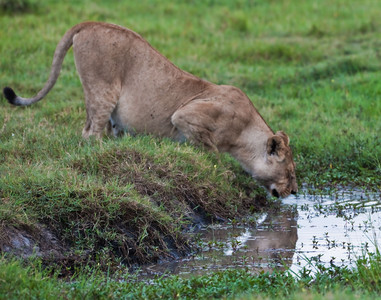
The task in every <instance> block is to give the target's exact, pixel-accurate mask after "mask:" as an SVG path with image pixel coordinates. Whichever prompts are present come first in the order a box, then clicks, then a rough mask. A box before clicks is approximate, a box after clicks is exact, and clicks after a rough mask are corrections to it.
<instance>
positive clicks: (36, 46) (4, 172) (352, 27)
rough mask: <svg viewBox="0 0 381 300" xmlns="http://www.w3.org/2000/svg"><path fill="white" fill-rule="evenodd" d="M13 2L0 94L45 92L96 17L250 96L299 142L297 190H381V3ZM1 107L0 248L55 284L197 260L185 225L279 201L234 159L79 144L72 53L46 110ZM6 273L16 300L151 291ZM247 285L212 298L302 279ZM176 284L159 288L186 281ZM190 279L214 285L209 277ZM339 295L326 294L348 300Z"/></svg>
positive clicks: (130, 145) (179, 148)
mask: <svg viewBox="0 0 381 300" xmlns="http://www.w3.org/2000/svg"><path fill="white" fill-rule="evenodd" d="M10 2H12V1H5V0H3V1H1V0H0V25H1V26H0V37H1V43H0V53H1V55H0V86H1V87H4V86H11V87H13V88H14V89H15V91H16V92H17V93H18V94H19V95H21V96H24V97H28V96H32V95H34V94H35V93H36V92H37V91H38V90H39V89H40V88H41V87H42V85H43V84H44V82H45V81H46V79H47V76H48V74H49V71H50V64H51V60H52V56H53V53H54V49H55V47H56V45H57V42H58V41H59V40H60V38H61V37H62V35H63V34H64V32H65V31H66V30H67V29H69V28H70V27H71V26H73V25H75V24H77V23H79V22H82V21H86V20H94V21H105V22H111V23H116V24H119V25H122V26H125V27H128V28H131V29H132V30H134V31H136V32H138V33H139V34H141V35H142V36H143V37H144V38H145V39H146V40H148V41H149V42H150V43H151V44H152V45H153V46H154V47H155V48H156V49H158V50H159V51H160V52H161V53H162V54H164V55H165V56H167V57H168V58H169V59H170V60H171V61H173V62H174V63H175V64H176V65H177V66H179V67H180V68H182V69H184V70H186V71H188V72H191V73H193V74H195V75H197V76H199V77H201V78H204V79H207V80H209V81H212V82H215V83H219V84H231V85H235V86H237V87H239V88H241V89H242V90H243V91H244V92H246V93H247V94H248V96H249V97H250V99H251V100H252V101H253V103H254V105H255V106H256V107H257V109H258V111H259V112H260V113H261V115H262V116H263V117H264V119H265V120H266V121H267V122H268V124H269V125H270V127H272V129H274V130H275V131H277V130H284V131H285V132H287V134H288V135H289V136H290V138H291V145H292V148H293V151H294V155H295V161H296V163H297V176H298V181H299V184H302V183H304V182H305V183H307V184H309V185H313V186H330V187H335V186H336V185H358V186H362V187H364V188H366V189H375V190H379V189H380V180H379V179H380V176H381V137H380V128H381V119H380V115H381V101H380V96H381V95H380V94H381V83H380V76H381V58H380V42H379V41H380V38H381V29H380V28H381V19H380V18H379V15H380V14H381V3H378V2H377V1H372V0H365V1H346V0H335V1H326V0H323V1H318V2H316V1H315V2H313V1H302V0H300V1H299V0H297V1H291V0H284V1H262V0H260V1H244V0H242V1H228V0H226V1H212V0H210V1H201V0H200V1H198V0H194V1H190V2H189V1H171V2H169V1H168V2H163V1H153V0H152V1H151V0H150V1H149V0H143V1H138V2H136V1H116V0H115V1H87V0H84V1H65V2H57V1H52V0H51V1H50V0H44V1H34V0H30V1H26V2H25V3H29V4H28V5H26V6H22V5H21V6H17V5H14V6H11V7H10V6H7V5H6V4H7V3H10ZM16 2H17V3H21V2H23V1H15V2H13V3H16ZM0 100H1V101H0V107H1V109H0V198H1V202H0V249H1V250H2V251H3V252H6V251H9V250H13V252H14V253H15V254H16V255H17V256H22V257H28V256H30V255H31V254H32V253H37V254H38V255H40V256H41V257H42V258H43V261H42V264H43V265H44V266H51V267H52V266H56V267H57V268H55V267H54V271H53V273H54V272H58V271H57V270H60V271H59V274H58V273H56V275H55V276H71V275H73V274H74V273H76V272H77V271H78V270H80V269H81V268H82V267H83V266H85V265H86V266H90V267H94V266H97V268H98V269H99V270H103V271H107V270H113V271H112V272H115V270H118V268H119V266H120V262H122V263H123V264H127V265H134V264H136V263H144V262H148V261H156V260H158V259H161V258H164V259H172V258H174V257H178V256H181V255H183V254H185V253H189V251H191V250H194V247H193V246H192V244H191V242H190V241H188V240H187V238H186V237H185V235H184V232H185V231H186V230H187V229H188V228H189V226H191V225H194V224H197V223H203V222H208V221H211V220H216V221H217V220H232V219H234V218H239V217H241V216H243V215H245V214H247V212H250V211H255V210H257V209H259V208H260V207H262V206H263V205H264V204H266V203H268V202H267V201H271V200H266V199H265V196H264V192H263V190H262V189H261V188H259V187H258V186H257V185H256V184H255V183H254V182H253V181H252V180H251V179H250V178H249V176H247V175H246V174H245V173H244V172H243V171H242V170H241V168H240V167H239V166H238V164H237V163H236V162H235V161H233V160H232V159H231V158H230V157H228V156H227V155H222V156H221V157H220V158H217V157H216V156H215V155H214V154H212V153H208V152H206V151H204V150H203V149H200V148H196V147H193V146H191V145H187V144H177V143H174V142H172V141H170V140H160V139H157V138H154V137H151V136H138V137H124V138H122V139H109V138H105V139H103V140H102V141H94V140H90V141H84V140H83V139H82V138H81V131H82V128H83V126H84V122H85V117H86V112H85V108H84V103H83V92H82V87H81V84H80V81H79V79H78V76H77V74H76V70H75V65H74V59H73V55H72V51H69V53H68V55H67V57H66V58H65V61H64V65H63V69H62V71H61V75H60V77H59V79H58V81H57V84H56V85H55V87H54V89H53V90H52V91H51V92H50V94H49V95H48V96H47V97H46V99H44V100H43V101H41V102H39V103H37V104H35V105H33V106H31V107H25V108H20V107H11V106H10V105H9V104H8V103H7V102H6V100H5V99H4V98H3V96H1V99H0ZM378 259H379V257H378ZM1 264H2V266H3V267H1V268H0V270H1V271H3V270H5V271H3V273H1V274H2V275H1V276H0V282H2V281H3V280H5V281H6V282H12V281H9V280H8V279H2V278H6V276H8V275H9V274H20V276H19V277H18V276H13V275H12V276H11V277H14V278H21V281H20V282H19V283H18V284H19V287H20V290H21V291H22V290H23V288H22V287H23V286H24V288H25V289H30V288H33V287H39V286H40V285H45V284H46V285H47V286H49V288H46V289H50V290H52V295H56V296H59V295H61V296H62V297H65V296H70V297H74V296H77V297H80V296H78V295H82V294H81V289H83V291H84V292H85V293H86V291H88V292H89V295H90V296H88V297H89V298H90V297H91V295H92V294H91V293H94V295H95V296H99V297H103V296H104V297H106V296H107V295H108V294H107V292H110V293H111V295H113V296H115V297H117V295H118V293H119V291H123V292H124V291H127V290H128V291H130V292H129V293H131V295H138V294H134V293H137V291H138V289H139V288H141V286H139V285H136V286H135V285H129V286H128V287H125V286H124V285H121V286H118V283H117V282H111V281H110V282H109V281H108V279H107V277H102V276H103V275H99V277H94V278H91V279H89V280H86V279H85V278H84V277H83V278H81V279H80V280H77V282H78V284H79V285H78V287H76V286H75V284H74V285H70V284H69V285H66V283H64V282H60V281H59V282H57V281H56V277H54V276H53V278H51V279H49V278H48V277H47V273H45V272H47V271H42V270H39V268H38V266H36V265H33V264H32V265H31V266H30V267H28V268H27V269H23V268H21V265H20V263H19V262H14V261H11V262H7V261H5V260H4V259H2V261H1ZM98 264H99V265H98ZM1 271H0V272H1ZM348 272H349V271H348ZM356 272H357V271H356ZM7 274H8V275H7ZM242 274H243V273H241V272H232V273H229V272H227V273H226V274H220V275H218V274H217V275H215V277H211V279H210V280H211V282H210V285H212V286H213V285H217V281H218V280H217V279H218V276H228V277H229V276H233V277H232V278H231V280H230V281H231V282H236V281H237V280H238V278H241V277H242V278H244V279H245V280H246V279H247V280H249V281H248V282H251V281H250V280H253V281H252V282H251V283H253V284H254V281H255V280H259V281H258V282H262V283H261V284H263V282H268V283H273V282H276V280H278V279H279V280H280V281H282V282H283V281H284V282H288V280H292V279H290V278H291V277H289V276H288V275H287V274H286V275H285V274H283V275H282V274H277V275H274V277H271V276H272V275H271V276H270V275H263V276H262V277H258V279H255V278H256V277H250V276H251V275H249V274H246V273H245V274H244V275H242ZM324 274H325V273H324ZM326 274H328V275H329V274H330V272H329V271H327V272H326ZM348 274H352V273H348ZM356 274H357V273H356ZM328 275H327V276H328ZM94 276H98V275H94ZM266 276H268V277H266ZM277 276H279V277H277ZM329 276H330V275H329ZM332 276H333V275H332ZM351 276H352V275H348V277H347V278H352V277H351ZM353 276H355V275H353ZM356 276H357V275H356ZM250 278H251V279H250ZM273 278H275V279H273ZM327 278H330V277H327ZM169 280H173V282H170V281H168V282H166V281H163V285H165V286H167V285H173V288H175V287H176V286H177V285H178V286H179V288H180V287H182V286H185V285H186V284H187V283H186V282H185V281H182V280H180V279H169ZM197 280H200V282H204V283H202V284H201V283H197ZM213 280H214V281H213ZM261 280H262V281H261ZM273 280H275V281H273ZM194 281H195V283H194V284H195V285H196V286H197V284H200V285H201V286H204V285H207V284H209V283H208V278H207V277H202V278H199V279H194ZM243 281H244V280H243ZM280 281H279V282H280ZM301 282H303V280H301V281H298V282H296V281H292V282H291V283H290V284H291V286H292V291H296V294H295V295H296V296H295V297H297V295H298V292H300V293H301V292H302V291H303V289H308V288H309V286H308V285H307V286H304V287H302V286H300V284H301ZM334 282H335V281H334ZM340 282H341V281H340ZM80 284H83V285H82V286H81V285H80ZM242 284H243V285H244V283H242ZM258 284H259V283H258ZM340 284H341V283H340ZM11 285H12V283H11V284H10V286H11ZM254 285H255V284H254ZM15 286H17V285H15ZM87 286H90V289H89V290H86V287H87ZM91 286H93V288H94V289H93V290H92V288H91ZM265 286H266V285H265ZM353 286H355V285H353ZM103 287H106V288H105V293H106V294H101V292H102V291H103V289H102V290H101V288H103ZM339 287H340V288H339V289H338V290H336V289H335V288H333V289H331V290H330V291H332V292H333V293H336V292H339V293H342V292H343V293H345V292H344V291H343V290H341V285H339ZM346 287H349V288H352V286H351V285H346V284H344V288H346ZM71 288H74V292H71V290H70V289H71ZM134 288H136V290H135V292H134V291H133V289H134ZM151 288H152V289H153V287H150V286H148V287H147V289H148V290H149V289H151ZM283 288H284V291H285V293H287V291H288V290H287V287H281V286H279V289H280V290H282V289H283ZM120 289H122V290H120ZM123 289H127V290H123ZM184 289H185V287H184ZM246 290H247V289H246V288H242V289H240V290H239V291H240V292H244V291H246ZM3 291H5V292H4V293H7V289H5V290H3ZM42 291H45V287H44V288H42ZM173 291H174V290H171V289H168V290H167V291H166V292H165V293H167V292H168V293H169V292H170V293H172V292H173ZM362 291H368V289H364V290H362ZM369 291H370V292H371V293H373V292H378V293H379V291H378V290H375V289H373V290H371V289H370V290H369ZM315 292H316V291H315V290H312V293H315ZM61 293H62V294H61ZM71 293H73V294H71ZM76 293H78V295H77V294H76ZM147 293H148V292H147ZM153 293H154V292H153ZM155 293H156V292H155ZM163 293H164V292H163ZM366 293H368V292H366ZM147 295H148V294H147ZM165 295H167V294H163V296H165ZM227 295H228V294H226V293H225V294H224V293H223V292H221V293H220V294H216V295H215V296H216V297H219V296H227ZM264 295H268V296H271V295H270V294H264ZM41 296H44V295H42V294H41ZM56 296H55V297H56ZM140 296H144V295H140ZM172 296H173V297H175V296H176V295H175V294H173V295H172ZM203 296H205V297H210V296H213V294H208V293H205V295H203ZM0 297H1V295H0ZM189 297H191V296H189ZM311 297H312V296H311Z"/></svg>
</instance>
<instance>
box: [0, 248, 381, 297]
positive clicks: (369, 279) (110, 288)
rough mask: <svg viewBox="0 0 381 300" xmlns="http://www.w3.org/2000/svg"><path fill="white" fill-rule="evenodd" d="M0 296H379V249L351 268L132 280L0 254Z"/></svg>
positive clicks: (128, 277)
mask: <svg viewBox="0 0 381 300" xmlns="http://www.w3.org/2000/svg"><path fill="white" fill-rule="evenodd" d="M0 267H1V268H0V279H1V283H2V284H1V285H0V298H3V299H20V298H23V299H24V298H25V297H27V298H30V299H35V298H37V299H56V298H57V297H59V298H64V299H160V298H162V299H210V298H212V299H215V298H228V299H264V298H265V299H267V298H270V299H274V298H277V299H327V298H328V299H358V298H361V299H381V289H380V287H381V271H380V270H381V257H380V253H379V252H376V254H364V255H362V256H361V257H358V258H357V266H356V267H355V268H353V269H349V268H346V267H337V266H335V265H333V266H330V267H324V266H322V265H318V264H317V265H313V266H312V265H311V266H310V268H311V269H313V268H315V269H316V270H317V271H316V273H315V274H313V273H311V272H310V268H305V269H303V270H301V271H300V272H298V273H296V274H292V273H291V272H289V271H286V272H277V271H275V272H274V273H272V274H270V273H260V274H256V275H255V274H251V273H250V272H248V270H226V271H220V272H214V273H212V274H209V275H203V276H192V277H191V278H187V279H183V278H181V277H177V276H171V277H168V278H157V279H153V280H152V281H150V283H149V284H147V282H141V281H137V280H136V277H135V276H134V275H129V274H126V273H122V272H118V273H112V275H111V274H107V276H106V275H105V274H104V273H103V272H97V271H95V272H94V271H93V272H92V273H91V275H89V274H87V273H86V271H83V270H82V271H81V272H80V273H77V274H76V275H74V276H73V277H72V278H71V279H72V280H71V281H63V280H59V278H58V277H57V273H53V275H52V274H51V273H49V272H50V270H46V269H43V268H42V267H41V265H39V263H38V261H37V262H35V264H34V265H33V267H31V266H27V267H25V266H23V265H22V263H21V262H20V261H18V260H14V259H13V260H9V259H5V258H4V257H3V258H0Z"/></svg>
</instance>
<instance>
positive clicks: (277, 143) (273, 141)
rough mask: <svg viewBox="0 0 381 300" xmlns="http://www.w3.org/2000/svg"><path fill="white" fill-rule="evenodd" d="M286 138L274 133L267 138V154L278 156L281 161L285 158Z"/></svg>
mask: <svg viewBox="0 0 381 300" xmlns="http://www.w3.org/2000/svg"><path fill="white" fill-rule="evenodd" d="M284 143H285V142H284V140H283V138H282V137H280V136H279V135H273V136H272V137H270V138H269V139H268V140H267V154H268V155H272V156H276V157H277V159H278V160H279V161H281V160H283V159H284V158H285V153H284V152H285V150H284Z"/></svg>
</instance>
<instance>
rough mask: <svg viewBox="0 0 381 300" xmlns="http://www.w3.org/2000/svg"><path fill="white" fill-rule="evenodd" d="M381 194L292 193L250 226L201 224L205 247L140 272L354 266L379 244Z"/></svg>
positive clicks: (202, 241) (146, 273)
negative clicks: (314, 263) (312, 264)
mask: <svg viewBox="0 0 381 300" xmlns="http://www.w3.org/2000/svg"><path fill="white" fill-rule="evenodd" d="M380 208H381V202H380V195H379V194H372V195H367V194H364V193H361V192H353V191H352V192H341V193H340V194H338V193H337V194H336V195H333V196H332V195H331V196H310V195H304V196H298V197H294V196H290V197H288V198H287V199H285V200H283V201H282V204H281V205H280V206H279V207H278V209H277V210H273V211H271V212H268V213H266V214H263V215H262V216H258V223H257V225H256V226H252V227H246V228H245V227H233V226H226V225H211V226H208V227H207V228H204V229H202V230H201V231H200V232H199V233H198V234H199V235H200V244H202V248H203V251H201V253H200V254H198V255H195V256H193V257H191V258H187V259H182V260H178V261H173V262H166V263H161V264H155V265H150V266H146V267H144V268H143V269H142V270H141V275H142V276H148V277H151V276H153V275H160V276H161V275H163V274H164V273H166V274H181V275H182V276H187V275H189V274H192V275H193V274H204V273H206V272H208V271H213V270H222V269H228V268H248V269H249V270H250V271H252V272H254V273H255V272H260V271H272V270H273V269H274V268H277V269H280V270H283V269H285V268H291V269H292V270H294V271H297V270H298V269H300V268H301V267H303V266H307V267H308V266H309V265H308V261H314V260H315V261H319V262H320V263H323V264H331V263H335V264H338V265H339V264H345V265H350V264H351V263H352V262H353V258H354V256H355V255H357V254H360V253H361V251H362V250H363V249H364V248H367V249H368V250H370V251H372V250H374V248H375V245H374V244H375V243H377V242H378V241H377V240H378V239H379V236H377V233H378V232H379V231H380V230H381V212H380Z"/></svg>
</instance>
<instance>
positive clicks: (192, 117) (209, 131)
mask: <svg viewBox="0 0 381 300" xmlns="http://www.w3.org/2000/svg"><path fill="white" fill-rule="evenodd" d="M218 111H219V107H218V105H216V104H215V103H213V102H210V101H208V99H204V100H194V101H192V102H190V103H188V104H186V105H185V106H183V107H181V108H180V109H178V110H177V111H176V112H175V113H174V114H173V115H172V117H171V122H172V124H173V125H174V126H175V127H176V128H177V129H178V130H179V131H180V132H181V133H182V134H183V135H184V136H185V138H186V139H187V140H189V141H190V142H193V143H195V144H201V145H203V146H205V147H206V148H208V149H210V150H212V151H215V152H218V141H217V139H216V135H215V133H216V130H217V124H216V119H215V117H216V116H217V115H218Z"/></svg>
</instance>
